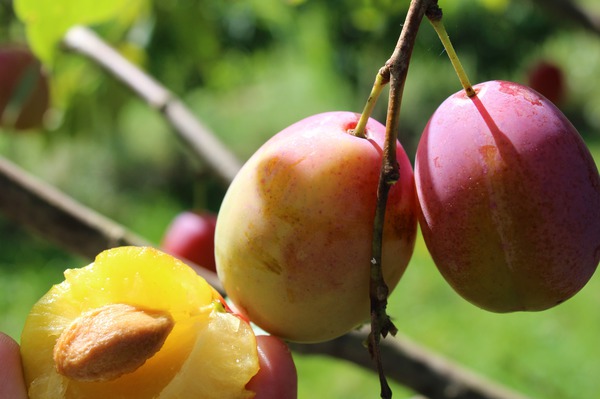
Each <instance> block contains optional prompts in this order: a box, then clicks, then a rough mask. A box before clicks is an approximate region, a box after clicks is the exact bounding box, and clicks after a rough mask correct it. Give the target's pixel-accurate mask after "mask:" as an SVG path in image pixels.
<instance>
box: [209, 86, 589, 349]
mask: <svg viewBox="0 0 600 399" xmlns="http://www.w3.org/2000/svg"><path fill="white" fill-rule="evenodd" d="M474 89H475V93H476V95H475V96H473V97H467V95H466V94H465V92H464V91H461V92H458V93H456V94H454V95H453V96H451V97H450V98H448V99H447V100H446V101H445V102H444V103H443V104H442V105H441V106H440V107H439V108H438V109H437V111H436V112H435V113H434V115H433V116H432V117H431V119H430V121H429V123H428V124H427V127H426V128H425V131H424V132H423V135H422V137H421V140H420V143H419V146H418V150H417V154H416V160H415V175H414V180H413V170H412V168H411V165H410V163H409V161H408V158H407V156H406V154H405V152H404V150H403V149H402V147H401V146H400V145H398V147H397V154H396V156H397V159H398V163H399V172H400V179H399V181H398V182H397V183H396V184H395V185H394V186H393V187H392V189H391V191H390V195H389V198H388V201H387V208H386V216H385V226H384V232H383V272H384V275H385V280H386V282H387V284H388V286H389V287H390V288H391V289H393V288H394V287H395V286H396V284H397V283H398V280H399V279H400V277H401V276H402V274H403V272H404V270H405V268H406V266H407V264H408V262H409V260H410V258H411V254H412V250H413V244H414V241H415V234H416V222H415V220H416V219H417V216H418V219H419V222H420V226H421V229H422V231H423V235H424V239H425V242H426V245H427V247H428V249H429V251H430V253H431V255H432V257H433V259H434V261H435V263H436V265H437V266H438V268H439V270H440V272H441V273H442V274H443V276H444V277H445V278H446V280H447V281H448V282H449V283H450V284H451V286H452V287H453V288H454V289H455V290H456V291H457V292H458V293H459V294H460V295H462V296H463V297H464V298H466V299H467V300H469V301H470V302H472V303H474V304H475V305H477V306H479V307H481V308H484V309H487V310H491V311H495V312H509V311H517V310H542V309H547V308H549V307H551V306H554V305H556V304H558V303H561V302H563V301H565V300H566V299H568V298H570V297H571V296H573V295H574V294H575V293H576V292H577V291H579V290H580V289H581V288H582V287H583V286H584V285H585V284H586V282H587V281H588V280H589V279H590V277H591V276H592V274H593V273H594V271H595V269H596V266H597V264H598V261H599V260H600V177H599V175H598V170H597V168H596V165H595V163H594V160H593V159H592V157H591V155H590V153H589V151H588V149H587V148H586V146H585V144H584V142H583V140H582V139H581V137H580V136H579V134H578V132H577V131H576V130H575V128H574V127H573V125H571V123H570V122H569V121H568V120H567V119H566V117H565V116H564V115H563V114H562V113H561V111H560V110H559V109H558V108H557V107H556V106H555V105H553V104H552V103H551V102H550V101H549V100H547V99H546V98H545V97H544V96H542V95H540V94H539V93H537V92H536V91H534V90H532V89H530V88H527V87H525V86H522V85H519V84H516V83H511V82H505V81H491V82H486V83H482V84H480V85H477V86H475V87H474ZM357 120H358V115H355V114H352V113H347V112H333V113H324V114H319V115H315V116H312V117H309V118H307V119H304V120H302V121H300V122H297V123H295V124H293V125H292V126H290V127H288V128H286V129H284V130H283V131H282V132H280V133H279V134H277V135H275V136H274V137H273V138H271V139H270V140H269V141H268V142H267V143H266V144H264V145H263V146H262V147H261V148H260V149H259V150H258V151H257V152H256V153H255V154H254V155H253V156H252V157H251V158H250V160H249V161H248V162H247V163H246V164H245V166H244V167H243V168H242V170H241V171H240V172H239V174H238V175H237V177H236V178H235V180H234V181H233V183H232V184H231V186H230V188H229V190H228V192H227V194H226V196H225V199H224V201H223V203H222V208H221V210H220V214H219V217H218V221H217V227H216V236H215V255H216V261H217V271H218V274H219V277H220V279H221V281H222V282H223V285H224V287H225V289H226V291H227V293H228V295H229V296H230V297H231V299H232V301H233V302H234V303H235V304H236V306H237V307H238V308H239V309H240V310H241V311H242V312H244V313H246V314H247V315H248V316H249V318H250V319H251V320H253V321H254V322H256V323H257V324H258V325H259V326H260V327H262V328H264V329H265V330H267V331H269V332H270V333H272V334H275V335H278V336H280V337H283V338H285V339H287V340H291V341H300V342H316V341H323V340H328V339H332V338H335V337H337V336H339V335H341V334H344V333H345V332H347V331H349V330H351V329H353V328H355V327H356V326H358V325H360V324H361V323H364V322H365V321H366V320H367V319H368V317H369V295H368V287H369V278H370V269H369V262H370V257H371V243H372V230H373V218H374V213H375V206H376V201H377V182H378V176H379V170H380V168H381V164H382V153H383V136H384V130H385V129H384V127H383V126H382V125H380V124H379V123H378V122H375V121H373V120H370V121H369V123H368V125H367V128H366V138H359V137H356V136H354V135H352V129H353V128H354V127H355V126H356V123H357ZM415 187H416V192H415Z"/></svg>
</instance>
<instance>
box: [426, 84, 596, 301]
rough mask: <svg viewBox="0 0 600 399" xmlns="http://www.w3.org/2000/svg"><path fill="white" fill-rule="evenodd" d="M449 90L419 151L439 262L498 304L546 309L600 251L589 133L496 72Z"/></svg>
mask: <svg viewBox="0 0 600 399" xmlns="http://www.w3.org/2000/svg"><path fill="white" fill-rule="evenodd" d="M474 88H475V90H476V93H477V94H476V95H475V96H474V97H472V98H469V97H467V96H466V95H465V93H464V91H461V92H458V93H456V94H454V95H452V96H450V97H449V98H448V99H447V100H446V101H444V102H443V103H442V104H441V105H440V106H439V108H438V109H437V110H436V111H435V113H434V114H433V116H432V117H431V119H430V120H429V122H428V123H427V126H426V128H425V130H424V132H423V135H422V137H421V140H420V142H419V146H418V149H417V155H416V160H415V183H416V189H417V195H418V199H419V204H420V214H419V222H420V226H421V229H422V232H423V236H424V239H425V243H426V245H427V248H428V249H429V252H430V253H431V256H432V258H433V260H434V262H435V264H436V265H437V267H438V269H439V270H440V272H441V273H442V275H443V276H444V278H445V279H446V280H447V281H448V282H449V284H450V285H451V286H452V287H453V288H454V289H455V290H456V291H457V292H458V293H459V294H460V295H461V296H463V297H464V298H465V299H467V300H468V301H470V302H472V303H474V304H475V305H477V306H479V307H481V308H483V309H487V310H490V311H494V312H511V311H519V310H530V311H535V310H544V309H547V308H550V307H552V306H555V305H557V304H559V303H561V302H563V301H565V300H567V299H568V298H570V297H572V296H573V295H574V294H575V293H577V292H578V291H579V290H580V289H581V288H582V287H583V286H584V285H585V284H586V283H587V281H588V280H589V279H590V278H591V276H592V274H593V273H594V271H595V269H596V267H597V265H598V261H599V259H600V178H599V175H598V169H597V167H596V165H595V163H594V160H593V158H592V156H591V155H590V152H589V150H588V149H587V147H586V145H585V143H584V141H583V139H582V138H581V136H580V135H579V133H578V132H577V130H576V129H575V127H573V125H572V124H571V123H570V122H569V121H568V120H567V118H566V117H565V116H564V115H563V114H562V112H561V111H560V110H559V109H558V108H556V106H554V105H553V104H552V103H551V102H550V101H549V100H547V99H546V98H545V97H543V96H541V95H539V94H538V93H537V92H535V91H534V90H532V89H530V88H528V87H526V86H522V85H519V84H516V83H512V82H506V81H490V82H485V83H481V84H479V85H476V86H474Z"/></svg>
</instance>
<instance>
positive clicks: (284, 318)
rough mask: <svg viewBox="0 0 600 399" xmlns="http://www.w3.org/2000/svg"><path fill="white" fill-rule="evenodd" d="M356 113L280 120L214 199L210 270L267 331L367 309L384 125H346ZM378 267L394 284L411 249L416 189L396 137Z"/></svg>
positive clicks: (353, 319)
mask: <svg viewBox="0 0 600 399" xmlns="http://www.w3.org/2000/svg"><path fill="white" fill-rule="evenodd" d="M358 118H359V115H357V114H354V113H350V112H330V113H323V114H318V115H314V116H311V117H309V118H306V119H304V120H301V121H299V122H297V123H295V124H293V125H292V126H290V127H288V128H286V129H284V130H283V131H281V132H280V133H278V134H277V135H275V136H274V137H272V138H271V139H270V140H269V141H268V142H267V143H265V144H264V145H263V146H262V147H261V148H260V149H259V150H258V151H257V152H256V153H255V154H254V155H253V156H252V157H251V158H250V159H249V160H248V162H247V163H246V164H245V165H244V166H243V168H242V169H241V170H240V172H239V173H238V175H237V176H236V178H235V179H234V181H233V182H232V184H231V186H230V187H229V189H228V191H227V194H226V196H225V198H224V200H223V203H222V206H221V210H220V212H219V217H218V220H217V229H216V233H215V254H216V260H217V271H218V274H219V277H220V279H221V281H222V282H223V286H224V288H225V290H226V292H227V294H228V295H229V297H230V299H231V300H232V301H233V302H234V303H235V305H236V306H237V307H238V308H239V309H240V310H241V311H242V312H243V313H246V314H247V315H248V316H249V318H250V320H252V321H253V322H255V323H256V324H257V325H258V326H260V327H261V328H263V329H265V330H266V331H268V332H269V333H271V334H273V335H277V336H279V337H282V338H284V339H287V340H291V341H299V342H317V341H325V340H328V339H332V338H335V337H337V336H339V335H342V334H344V333H346V332H348V331H349V330H351V329H353V328H355V327H356V326H358V325H360V324H361V323H364V322H365V321H366V320H368V317H369V274H370V273H369V272H370V268H369V266H370V260H371V245H372V236H373V219H374V215H375V208H376V201H377V198H376V197H377V185H378V180H379V170H380V168H381V161H382V149H383V141H384V136H385V128H384V126H382V125H381V124H380V123H378V122H377V121H375V120H370V121H369V123H368V124H367V128H366V135H367V138H366V139H364V138H358V137H356V136H353V135H352V134H349V133H348V130H349V129H353V128H354V127H355V126H356V123H357V121H358ZM396 153H397V157H398V163H399V166H400V179H399V181H398V182H397V183H396V184H395V185H394V186H393V187H392V188H391V190H390V194H389V200H388V207H387V213H386V221H385V226H384V235H383V240H384V242H383V272H384V276H385V280H386V282H387V284H388V285H389V287H390V288H391V289H393V288H394V287H395V286H396V284H397V283H398V280H399V279H400V277H401V276H402V274H403V272H404V270H405V268H406V266H407V264H408V261H409V259H410V257H411V255H412V251H413V247H414V241H415V235H416V224H417V222H416V198H415V193H414V181H413V172H412V167H411V165H410V162H409V160H408V158H407V156H406V154H405V152H404V150H403V149H402V147H401V146H400V144H398V147H397V152H396Z"/></svg>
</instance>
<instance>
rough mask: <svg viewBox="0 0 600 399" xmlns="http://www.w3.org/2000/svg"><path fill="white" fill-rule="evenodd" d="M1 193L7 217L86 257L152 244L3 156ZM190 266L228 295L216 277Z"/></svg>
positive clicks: (1, 205)
mask: <svg viewBox="0 0 600 399" xmlns="http://www.w3.org/2000/svg"><path fill="white" fill-rule="evenodd" d="M0 193H2V194H1V195H0V212H3V213H4V214H5V215H6V217H7V218H9V219H11V220H12V221H14V222H15V223H18V224H19V225H21V226H23V227H25V228H26V229H27V230H29V231H31V232H33V233H34V234H37V235H39V236H41V237H43V238H45V239H47V240H48V241H50V242H52V243H54V244H55V245H57V246H59V247H61V248H63V249H65V250H67V251H69V252H71V253H73V254H77V255H79V256H82V257H84V258H88V259H94V258H95V257H96V255H97V254H99V253H100V252H101V251H103V250H105V249H108V248H113V247H117V246H123V245H136V246H147V245H151V244H150V243H149V242H148V241H146V240H145V239H143V238H141V237H139V236H137V235H136V234H134V233H132V232H130V231H128V230H127V229H126V228H125V227H123V226H121V225H120V224H118V223H116V222H114V221H112V220H110V219H108V218H106V217H104V216H102V215H100V214H99V213H97V212H95V211H94V210H92V209H90V208H88V207H86V206H84V205H82V204H81V203H79V202H77V201H76V200H74V199H73V198H71V197H69V196H68V195H66V194H64V193H62V192H61V191H59V190H57V189H56V188H54V187H52V186H51V185H49V184H46V183H45V182H43V181H41V180H40V179H38V178H36V177H34V176H32V175H31V174H29V173H27V172H26V171H24V170H22V169H21V168H20V167H18V166H17V165H15V164H13V163H12V162H10V161H8V160H7V159H4V158H2V157H0ZM186 263H188V264H189V262H186ZM190 266H192V267H193V268H194V269H195V270H196V272H197V273H198V274H200V275H201V276H202V277H204V278H205V279H206V280H207V281H208V282H209V283H210V284H211V285H212V286H213V287H215V289H217V290H218V291H220V292H221V293H222V294H224V291H223V288H222V286H221V282H220V281H219V279H218V278H217V276H216V274H214V273H212V272H209V271H208V270H206V269H204V268H201V267H200V266H197V265H194V264H190Z"/></svg>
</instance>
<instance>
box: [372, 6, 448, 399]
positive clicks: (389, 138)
mask: <svg viewBox="0 0 600 399" xmlns="http://www.w3.org/2000/svg"><path fill="white" fill-rule="evenodd" d="M432 4H433V5H437V1H434V0H412V1H411V4H410V7H409V9H408V13H407V15H406V19H405V22H404V26H403V27H402V32H401V33H400V38H399V39H398V43H397V44H396V48H395V49H394V52H393V53H392V56H391V57H390V59H389V60H388V61H387V62H386V64H385V66H384V67H383V68H382V69H381V70H380V71H379V73H378V77H377V79H376V84H377V82H378V81H380V80H382V81H387V80H388V78H389V82H390V94H389V102H388V111H387V119H386V134H385V144H384V147H383V160H382V165H381V171H380V175H379V184H378V187H377V208H376V210H375V220H374V223H373V224H374V227H373V245H372V248H373V252H372V260H371V279H370V289H369V292H370V301H371V333H370V334H369V336H368V343H369V352H370V353H371V356H372V358H373V361H374V362H375V366H376V368H377V371H378V374H379V380H380V383H381V397H382V398H391V397H392V392H391V389H390V387H389V385H388V383H387V381H386V377H385V372H384V368H383V362H382V359H381V352H380V348H379V344H380V340H381V337H386V336H387V335H388V334H391V335H395V334H396V332H397V329H396V326H394V324H393V323H392V321H391V319H390V317H389V316H388V314H387V312H386V308H387V298H388V295H389V288H388V286H387V284H386V283H385V281H384V278H383V271H382V265H381V259H382V247H383V245H382V243H383V225H384V220H385V210H386V205H387V198H388V193H389V190H390V188H391V187H392V185H394V184H395V183H396V182H397V181H398V179H399V176H400V173H402V171H400V170H399V167H398V162H397V159H396V141H397V139H398V127H399V125H400V105H401V102H402V94H403V92H404V84H405V82H406V76H407V74H408V65H409V63H410V58H411V55H412V51H413V48H414V45H415V41H416V39H417V33H418V31H419V26H420V25H421V21H422V20H423V16H424V15H425V11H426V9H427V7H430V6H431V5H432Z"/></svg>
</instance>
